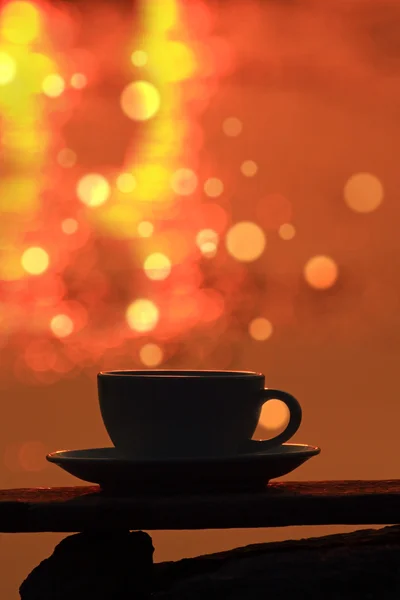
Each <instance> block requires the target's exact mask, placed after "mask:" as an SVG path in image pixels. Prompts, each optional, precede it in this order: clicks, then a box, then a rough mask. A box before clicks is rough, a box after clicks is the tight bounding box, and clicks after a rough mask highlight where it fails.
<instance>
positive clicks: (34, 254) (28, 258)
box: [21, 246, 50, 275]
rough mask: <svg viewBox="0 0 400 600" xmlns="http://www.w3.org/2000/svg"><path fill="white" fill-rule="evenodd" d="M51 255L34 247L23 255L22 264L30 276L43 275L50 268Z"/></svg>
mask: <svg viewBox="0 0 400 600" xmlns="http://www.w3.org/2000/svg"><path fill="white" fill-rule="evenodd" d="M49 262H50V260H49V255H48V254H47V252H46V250H43V248H39V247H37V246H33V247H32V248H27V249H26V250H25V252H24V253H23V254H22V258H21V264H22V266H23V268H24V269H25V271H26V272H27V273H29V274H30V275H41V274H42V273H44V272H45V271H46V269H47V268H48V266H49Z"/></svg>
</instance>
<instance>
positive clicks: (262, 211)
mask: <svg viewBox="0 0 400 600" xmlns="http://www.w3.org/2000/svg"><path fill="white" fill-rule="evenodd" d="M257 217H258V219H259V223H260V225H262V226H263V227H265V228H266V229H279V227H280V226H281V225H283V224H284V223H289V222H290V220H291V218H292V205H291V203H290V202H289V200H288V199H287V198H285V196H282V194H268V195H267V196H264V197H263V198H261V200H260V201H259V202H258V204H257Z"/></svg>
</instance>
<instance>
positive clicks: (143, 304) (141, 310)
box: [126, 298, 160, 333]
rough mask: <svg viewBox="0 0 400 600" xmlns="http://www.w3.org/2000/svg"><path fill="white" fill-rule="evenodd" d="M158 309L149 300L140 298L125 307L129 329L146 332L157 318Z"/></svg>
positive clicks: (155, 322)
mask: <svg viewBox="0 0 400 600" xmlns="http://www.w3.org/2000/svg"><path fill="white" fill-rule="evenodd" d="M159 316H160V314H159V310H158V308H157V306H156V305H155V304H154V302H152V301H151V300H147V299H144V298H140V299H138V300H135V301H134V302H132V303H131V304H130V305H129V306H128V308H127V309H126V320H127V323H128V325H129V327H130V328H131V329H133V330H134V331H138V332H143V333H144V332H146V331H151V330H152V329H154V328H155V327H156V325H157V323H158V320H159Z"/></svg>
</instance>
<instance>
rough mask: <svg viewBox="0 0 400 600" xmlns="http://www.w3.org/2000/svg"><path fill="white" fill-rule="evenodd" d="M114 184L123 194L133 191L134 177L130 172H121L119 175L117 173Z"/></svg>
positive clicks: (134, 185)
mask: <svg viewBox="0 0 400 600" xmlns="http://www.w3.org/2000/svg"><path fill="white" fill-rule="evenodd" d="M116 184H117V188H118V189H119V191H120V192H122V193H123V194H129V193H130V192H133V190H134V189H135V187H136V185H137V183H136V178H135V177H134V175H132V173H121V175H118V177H117V181H116Z"/></svg>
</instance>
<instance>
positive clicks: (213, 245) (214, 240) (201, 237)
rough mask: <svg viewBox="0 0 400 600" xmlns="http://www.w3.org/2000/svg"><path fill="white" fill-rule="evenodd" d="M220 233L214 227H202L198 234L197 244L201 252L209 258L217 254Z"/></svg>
mask: <svg viewBox="0 0 400 600" xmlns="http://www.w3.org/2000/svg"><path fill="white" fill-rule="evenodd" d="M218 242H219V235H218V233H217V232H216V231H214V229H202V230H201V231H199V233H198V234H197V236H196V244H197V246H198V248H199V249H200V252H201V253H202V254H203V255H204V256H206V257H207V258H212V257H213V256H215V255H216V253H217V249H218Z"/></svg>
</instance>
